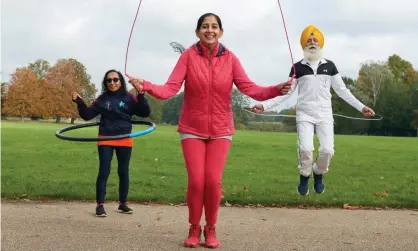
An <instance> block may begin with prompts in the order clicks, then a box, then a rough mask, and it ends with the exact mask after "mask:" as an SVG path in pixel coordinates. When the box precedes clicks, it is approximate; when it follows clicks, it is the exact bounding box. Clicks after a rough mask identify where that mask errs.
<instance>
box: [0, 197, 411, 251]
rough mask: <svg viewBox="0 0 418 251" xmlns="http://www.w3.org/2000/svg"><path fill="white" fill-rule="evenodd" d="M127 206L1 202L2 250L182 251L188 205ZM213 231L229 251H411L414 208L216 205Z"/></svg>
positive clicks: (112, 204)
mask: <svg viewBox="0 0 418 251" xmlns="http://www.w3.org/2000/svg"><path fill="white" fill-rule="evenodd" d="M131 206H132V207H133V209H134V214H132V215H122V214H120V213H118V212H116V210H115V209H116V203H108V204H107V207H106V209H107V213H108V216H107V217H106V218H97V217H95V216H94V214H93V213H94V207H95V205H94V204H92V203H85V202H60V201H57V202H55V201H54V202H34V201H7V200H2V209H1V210H2V211H1V224H2V229H1V230H2V238H1V250H4V251H6V250H7V251H12V250H13V251H18V250H25V251H27V250H39V251H41V250H54V251H58V250H66V251H71V250H77V251H81V250H94V251H97V250H112V251H114V250H118V251H121V250H145V251H148V250H150V251H151V250H158V251H162V250H188V249H185V248H183V247H182V241H183V239H184V237H185V236H186V234H187V229H186V227H187V207H185V206H149V205H139V204H131ZM217 235H218V237H219V239H220V240H221V241H222V246H221V247H220V248H219V250H228V251H233V250H240V251H241V250H244V251H246V250H248V251H256V250H263V251H268V250H291V251H293V250H322V251H324V250H326V251H331V250H368V251H371V250H391V251H395V250H408V251H412V250H418V211H413V210H399V211H394V210H378V211H372V210H343V209H320V210H318V209H313V210H308V209H282V208H236V207H222V208H221V209H220V212H219V223H218V233H217ZM200 249H203V247H201V248H200ZM203 250H204V249H203Z"/></svg>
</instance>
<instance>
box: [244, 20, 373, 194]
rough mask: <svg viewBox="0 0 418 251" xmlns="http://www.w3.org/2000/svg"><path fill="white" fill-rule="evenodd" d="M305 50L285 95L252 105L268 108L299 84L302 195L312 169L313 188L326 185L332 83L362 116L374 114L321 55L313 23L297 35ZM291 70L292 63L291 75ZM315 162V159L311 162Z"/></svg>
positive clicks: (331, 134)
mask: <svg viewBox="0 0 418 251" xmlns="http://www.w3.org/2000/svg"><path fill="white" fill-rule="evenodd" d="M300 43H301V46H302V48H303V51H304V59H302V60H301V61H299V62H297V63H296V64H295V65H294V66H295V69H296V76H295V79H294V80H293V84H292V87H291V90H290V91H289V92H288V93H287V95H285V96H280V97H278V98H276V99H274V100H271V101H269V103H267V104H266V105H262V104H257V105H255V106H254V107H253V108H252V109H253V111H255V112H257V113H262V112H263V111H266V110H269V109H271V108H273V107H276V106H278V105H280V103H282V102H283V101H285V100H286V99H288V98H289V97H291V96H292V94H293V93H294V91H295V88H296V87H299V88H298V99H297V104H296V127H297V132H298V155H299V157H298V158H299V166H298V169H299V173H300V183H299V185H298V192H299V193H300V194H301V195H307V194H309V186H308V185H309V177H310V175H311V172H312V169H313V177H314V190H315V192H317V193H323V192H324V190H325V186H324V184H323V181H322V178H323V177H322V176H323V174H325V173H327V172H328V167H329V164H330V162H331V159H332V157H333V155H334V118H333V113H332V105H331V96H332V95H331V92H330V88H331V87H332V88H333V89H334V90H335V92H336V93H337V95H338V96H339V97H341V98H342V99H343V100H345V101H346V102H347V103H348V104H350V105H351V106H353V107H354V108H355V109H357V110H358V111H360V112H362V113H363V114H364V115H365V116H373V115H374V112H373V110H372V109H370V108H369V107H367V106H365V105H364V104H362V103H361V102H360V101H359V100H357V99H356V98H355V97H354V96H353V95H352V93H351V92H350V90H349V89H347V87H346V85H345V83H344V82H343V80H342V77H341V75H340V74H339V72H338V70H337V68H336V66H335V65H334V63H333V62H332V61H330V60H328V59H325V58H323V57H322V55H321V54H322V53H321V50H322V48H323V45H324V37H323V35H322V33H321V31H320V30H319V29H318V28H317V27H315V26H314V25H309V26H308V27H306V28H305V29H304V30H303V32H302V34H301V38H300ZM293 73H294V68H293V67H292V69H291V71H290V76H292V75H293ZM315 132H316V134H317V136H318V140H319V143H320V147H319V155H318V158H317V159H316V161H315V162H314V161H313V150H314V133H315ZM313 162H314V163H313Z"/></svg>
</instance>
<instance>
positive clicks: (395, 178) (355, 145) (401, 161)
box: [1, 121, 418, 208]
mask: <svg viewBox="0 0 418 251" xmlns="http://www.w3.org/2000/svg"><path fill="white" fill-rule="evenodd" d="M66 126H68V124H54V123H37V122H7V121H3V122H2V155H1V164H2V165H1V168H2V184H1V188H2V191H1V194H2V197H8V198H15V197H27V198H60V199H69V200H72V199H87V200H94V198H95V181H96V175H97V169H98V157H97V147H96V143H84V142H68V141H63V140H60V139H58V138H56V137H55V135H54V134H55V131H56V130H58V129H60V128H63V127H66ZM140 128H143V127H139V126H135V129H136V130H138V129H140ZM67 134H68V135H90V136H95V135H96V134H97V128H85V129H80V130H78V131H74V132H68V133H67ZM335 140H336V142H335V144H336V149H335V150H336V155H335V157H334V159H333V162H332V166H331V169H330V172H329V173H328V174H327V175H326V177H325V180H324V181H325V184H326V192H325V193H324V194H322V195H317V194H315V193H314V192H313V189H311V193H310V195H309V196H306V197H303V196H300V195H298V194H297V192H296V186H297V184H298V181H299V177H298V175H299V174H298V170H297V152H296V146H297V143H296V134H295V133H277V132H257V131H238V132H237V134H236V135H235V136H234V139H233V145H232V148H231V152H230V155H229V159H228V163H227V166H226V168H225V172H224V177H223V189H224V192H223V196H224V198H223V203H225V202H226V201H227V202H228V203H230V204H265V205H273V204H274V205H300V204H304V205H316V206H339V207H340V206H341V205H342V204H344V203H349V204H351V205H363V206H379V207H380V206H393V207H410V208H411V207H412V208H418V138H391V137H372V136H339V135H337V136H336V139H335ZM316 145H317V144H316ZM130 175H131V184H130V193H129V200H130V201H140V202H160V203H173V204H177V203H183V202H184V201H185V190H186V187H187V183H186V169H185V167H184V161H183V156H182V153H181V148H180V143H179V137H178V135H177V133H176V127H170V126H158V127H157V129H156V131H154V132H153V133H151V134H148V135H145V136H142V137H138V138H136V139H135V148H134V151H133V157H132V160H131V171H130ZM117 187H118V177H117V166H116V156H114V160H113V166H112V172H111V176H110V178H109V181H108V195H107V199H108V200H117V190H118V189H117Z"/></svg>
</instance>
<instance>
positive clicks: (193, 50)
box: [144, 42, 282, 138]
mask: <svg viewBox="0 0 418 251" xmlns="http://www.w3.org/2000/svg"><path fill="white" fill-rule="evenodd" d="M212 55H213V56H212V57H210V58H209V57H208V53H207V49H206V47H205V46H204V45H203V44H202V43H201V42H197V43H196V44H194V45H192V46H191V47H190V48H188V49H187V50H186V51H184V52H183V54H182V55H181V56H180V58H179V60H178V62H177V64H176V66H175V68H174V70H173V72H172V73H171V75H170V77H169V79H168V81H167V83H165V84H164V85H155V84H152V83H150V82H149V81H146V80H145V81H144V91H146V92H148V93H149V94H150V95H151V96H153V97H155V98H157V99H169V98H171V97H173V96H174V95H176V94H177V93H178V92H179V90H180V88H181V86H182V84H183V82H184V81H185V88H184V101H183V105H182V109H181V112H180V118H179V125H178V132H183V133H191V134H194V135H198V136H201V137H209V138H213V137H219V136H226V135H232V134H234V133H235V129H234V122H233V116H232V104H231V99H232V83H235V85H236V86H237V88H238V89H239V90H240V91H241V92H242V93H244V94H245V95H247V96H250V97H251V98H253V99H255V100H258V101H264V100H268V99H271V98H274V97H277V96H280V95H282V93H281V92H280V91H279V90H278V88H277V86H276V85H275V86H269V87H263V86H258V85H256V84H255V83H254V82H252V81H251V80H250V79H249V78H248V76H247V74H246V73H245V71H244V69H243V68H242V66H241V63H240V61H239V60H238V58H237V57H236V56H235V55H234V54H233V53H232V52H231V51H229V50H228V49H226V48H225V47H224V46H223V45H222V44H220V43H218V45H217V47H216V49H215V50H214V51H213V53H212Z"/></svg>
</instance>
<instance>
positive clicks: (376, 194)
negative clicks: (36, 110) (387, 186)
mask: <svg viewBox="0 0 418 251" xmlns="http://www.w3.org/2000/svg"><path fill="white" fill-rule="evenodd" d="M373 195H374V196H379V197H386V196H388V195H389V193H388V192H387V191H384V192H381V193H378V192H376V193H373Z"/></svg>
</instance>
